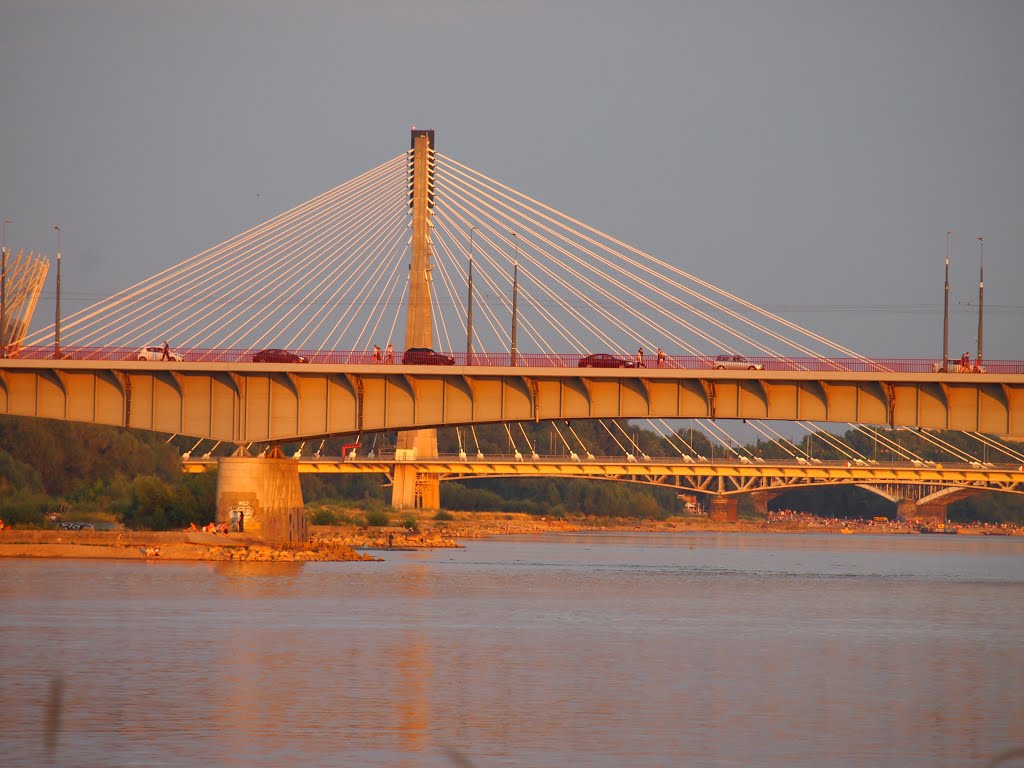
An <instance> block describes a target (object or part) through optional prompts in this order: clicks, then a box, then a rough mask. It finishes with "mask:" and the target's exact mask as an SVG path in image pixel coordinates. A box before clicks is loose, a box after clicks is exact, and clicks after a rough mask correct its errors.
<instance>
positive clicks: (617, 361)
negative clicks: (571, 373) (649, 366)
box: [579, 352, 636, 368]
mask: <svg viewBox="0 0 1024 768" xmlns="http://www.w3.org/2000/svg"><path fill="white" fill-rule="evenodd" d="M579 367H580V368H636V363H635V362H634V361H632V360H630V359H629V358H628V357H619V356H618V355H609V354H607V353H606V352H598V353H596V354H593V355H587V356H586V357H581V358H580V366H579Z"/></svg>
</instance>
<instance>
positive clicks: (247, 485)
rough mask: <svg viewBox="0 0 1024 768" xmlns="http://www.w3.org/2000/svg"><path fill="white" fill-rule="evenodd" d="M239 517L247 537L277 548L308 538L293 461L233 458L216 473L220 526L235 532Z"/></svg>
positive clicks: (224, 459)
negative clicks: (266, 542) (274, 545)
mask: <svg viewBox="0 0 1024 768" xmlns="http://www.w3.org/2000/svg"><path fill="white" fill-rule="evenodd" d="M239 515H241V516H242V525H243V527H244V531H245V533H247V534H249V535H251V536H253V537H254V538H258V539H263V540H264V541H268V542H275V543H278V544H299V543H302V542H304V541H305V540H306V539H307V537H308V535H309V534H308V530H307V526H306V510H305V507H304V505H303V502H302V488H301V486H300V485H299V467H298V464H297V463H296V462H295V461H294V460H293V459H285V458H252V457H241V456H231V457H226V458H222V459H220V461H219V462H218V470H217V522H218V523H227V525H228V526H229V527H231V528H232V529H235V527H236V526H237V522H238V518H239Z"/></svg>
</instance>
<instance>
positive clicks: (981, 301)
mask: <svg viewBox="0 0 1024 768" xmlns="http://www.w3.org/2000/svg"><path fill="white" fill-rule="evenodd" d="M978 242H979V243H980V244H981V259H980V261H979V267H978V269H979V271H978V368H981V358H982V347H983V346H984V338H985V325H984V323H985V238H984V237H982V236H981V235H978Z"/></svg>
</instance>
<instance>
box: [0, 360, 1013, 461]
mask: <svg viewBox="0 0 1024 768" xmlns="http://www.w3.org/2000/svg"><path fill="white" fill-rule="evenodd" d="M953 378H954V377H953V376H951V375H949V374H913V373H822V372H796V373H794V372H773V371H714V370H689V369H667V370H663V369H653V370H643V369H642V370H632V369H624V370H615V369H612V370H606V369H585V370H583V369H581V370H579V371H576V370H575V369H553V368H526V367H493V368H486V369H484V368H476V367H472V366H466V367H461V366H460V367H456V366H452V367H444V368H440V367H435V366H430V367H425V366H405V365H391V366H387V368H386V369H382V366H379V365H361V366H329V365H309V364H305V365H304V364H291V365H277V366H275V365H272V364H237V363H236V364H213V363H211V364H197V363H166V362H164V363H156V362H139V361H110V362H99V361H87V360H2V361H0V412H2V413H7V414H10V415H21V416H34V417H42V418H55V419H64V420H70V421H82V422H91V423H97V424H113V425H118V426H127V427H135V428H139V429H151V430H155V431H160V432H168V433H177V434H182V435H191V436H194V437H197V438H207V439H210V440H221V441H224V442H229V443H248V442H269V443H273V442H291V441H301V440H310V439H315V438H319V437H322V436H326V435H340V434H358V433H370V432H382V431H395V430H409V429H426V428H432V427H444V426H456V425H467V424H482V423H496V422H509V421H548V420H558V419H590V418H663V419H678V418H710V419H715V418H721V419H764V420H786V421H790V420H801V421H814V422H836V423H847V422H850V423H863V424H882V425H890V426H908V427H926V428H931V429H953V430H966V431H978V432H987V433H990V434H999V435H1009V436H1024V375H1021V374H1006V375H988V374H981V375H975V376H969V377H966V376H965V377H960V378H959V379H956V380H955V381H950V379H953Z"/></svg>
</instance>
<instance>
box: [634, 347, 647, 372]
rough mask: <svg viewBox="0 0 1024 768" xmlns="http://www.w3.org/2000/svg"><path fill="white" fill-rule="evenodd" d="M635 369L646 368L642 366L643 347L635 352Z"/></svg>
mask: <svg viewBox="0 0 1024 768" xmlns="http://www.w3.org/2000/svg"><path fill="white" fill-rule="evenodd" d="M636 367H637V368H645V367H646V366H645V365H644V348H643V347H640V349H638V350H637V351H636Z"/></svg>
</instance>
